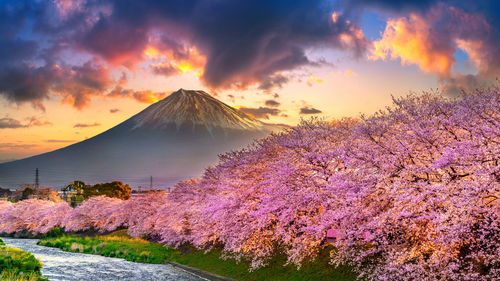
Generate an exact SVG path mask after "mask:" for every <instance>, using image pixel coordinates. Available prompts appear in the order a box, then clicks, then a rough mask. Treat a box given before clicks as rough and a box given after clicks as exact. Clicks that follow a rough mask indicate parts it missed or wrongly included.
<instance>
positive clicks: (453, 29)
mask: <svg viewBox="0 0 500 281" xmlns="http://www.w3.org/2000/svg"><path fill="white" fill-rule="evenodd" d="M499 73H500V2H499V1H495V0H482V1H433V0H421V1H416V0H407V1H396V0H392V1H386V0H371V1H369V0H351V1H347V0H339V1H334V0H329V1H326V0H323V1H320V0H318V1H316V0H297V1H285V0H280V1H274V0H266V1H260V0H254V1H234V0H185V1H175V0H157V1H148V0H143V1H129V0H105V1H94V0H74V1H71V0H53V1H49V0H47V1H43V0H36V1H29V0H26V1H9V0H3V1H0V162H6V161H10V160H14V159H20V158H24V157H27V156H31V155H36V154H39V153H43V152H48V151H51V150H54V149H57V148H61V147H64V146H67V145H70V144H72V143H76V142H79V141H82V140H84V139H86V138H90V137H92V136H94V135H96V134H99V133H101V132H103V131H105V130H107V129H109V128H111V127H113V126H115V125H117V124H119V123H121V122H123V121H124V120H126V119H128V118H130V117H131V116H133V115H134V114H136V113H138V112H140V111H141V110H143V109H144V108H146V107H147V106H148V105H150V104H152V103H154V102H156V101H158V100H160V99H162V98H164V97H165V96H167V95H168V94H170V93H172V92H173V91H176V90H177V89H179V88H184V89H201V90H205V91H207V92H208V93H210V94H212V95H214V96H215V97H216V98H218V99H220V100H222V101H223V102H225V103H227V104H229V105H231V106H234V107H237V108H239V109H240V110H242V111H244V112H246V113H248V114H250V115H252V116H254V117H255V118H258V119H260V120H262V121H264V122H269V123H283V124H289V125H294V124H297V122H299V121H300V119H301V118H310V117H312V116H317V117H321V118H328V119H330V118H341V117H356V116H359V115H360V114H371V113H374V112H376V111H377V110H380V109H383V108H384V107H385V106H388V105H390V103H391V100H392V97H393V96H396V97H397V96H402V95H407V94H409V93H417V94H418V93H422V92H423V91H433V92H437V93H439V94H442V95H446V96H451V97H453V96H457V95H458V94H459V93H460V92H461V91H462V90H465V91H468V90H473V89H475V88H478V87H488V86H490V85H493V84H495V83H498V82H497V80H496V79H497V77H498V76H499Z"/></svg>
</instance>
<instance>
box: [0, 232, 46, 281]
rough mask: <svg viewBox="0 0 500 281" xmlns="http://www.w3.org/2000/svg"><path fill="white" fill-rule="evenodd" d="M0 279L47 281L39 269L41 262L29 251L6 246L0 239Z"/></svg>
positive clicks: (9, 280) (8, 280) (6, 280)
mask: <svg viewBox="0 0 500 281" xmlns="http://www.w3.org/2000/svg"><path fill="white" fill-rule="evenodd" d="M0 245H2V246H0V280H3V281H48V279H46V278H43V277H42V274H41V272H40V270H41V269H42V263H41V262H40V261H39V260H38V259H37V258H35V256H33V255H32V254H31V253H28V252H24V251H22V250H20V249H16V248H10V247H6V246H5V243H4V242H3V240H1V239H0Z"/></svg>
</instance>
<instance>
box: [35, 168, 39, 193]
mask: <svg viewBox="0 0 500 281" xmlns="http://www.w3.org/2000/svg"><path fill="white" fill-rule="evenodd" d="M39 186H40V179H39V178H38V168H36V170H35V189H38V187H39Z"/></svg>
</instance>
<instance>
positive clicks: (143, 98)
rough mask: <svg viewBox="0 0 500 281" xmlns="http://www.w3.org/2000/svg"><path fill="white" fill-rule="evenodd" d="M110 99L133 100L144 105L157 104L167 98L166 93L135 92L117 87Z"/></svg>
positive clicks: (109, 94)
mask: <svg viewBox="0 0 500 281" xmlns="http://www.w3.org/2000/svg"><path fill="white" fill-rule="evenodd" d="M107 96H108V97H112V98H120V97H121V98H132V99H135V100H136V101H138V102H142V103H155V102H157V101H159V100H161V99H163V98H165V97H166V96H167V94H165V93H160V92H153V91H151V90H143V91H134V90H131V89H123V88H122V87H121V86H116V87H115V88H114V89H113V90H112V91H111V92H109V93H108V95H107Z"/></svg>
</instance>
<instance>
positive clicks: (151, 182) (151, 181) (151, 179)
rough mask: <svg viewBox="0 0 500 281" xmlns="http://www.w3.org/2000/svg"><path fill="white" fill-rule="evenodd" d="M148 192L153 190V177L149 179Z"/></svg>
mask: <svg viewBox="0 0 500 281" xmlns="http://www.w3.org/2000/svg"><path fill="white" fill-rule="evenodd" d="M149 190H153V176H151V178H150V179H149Z"/></svg>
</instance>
